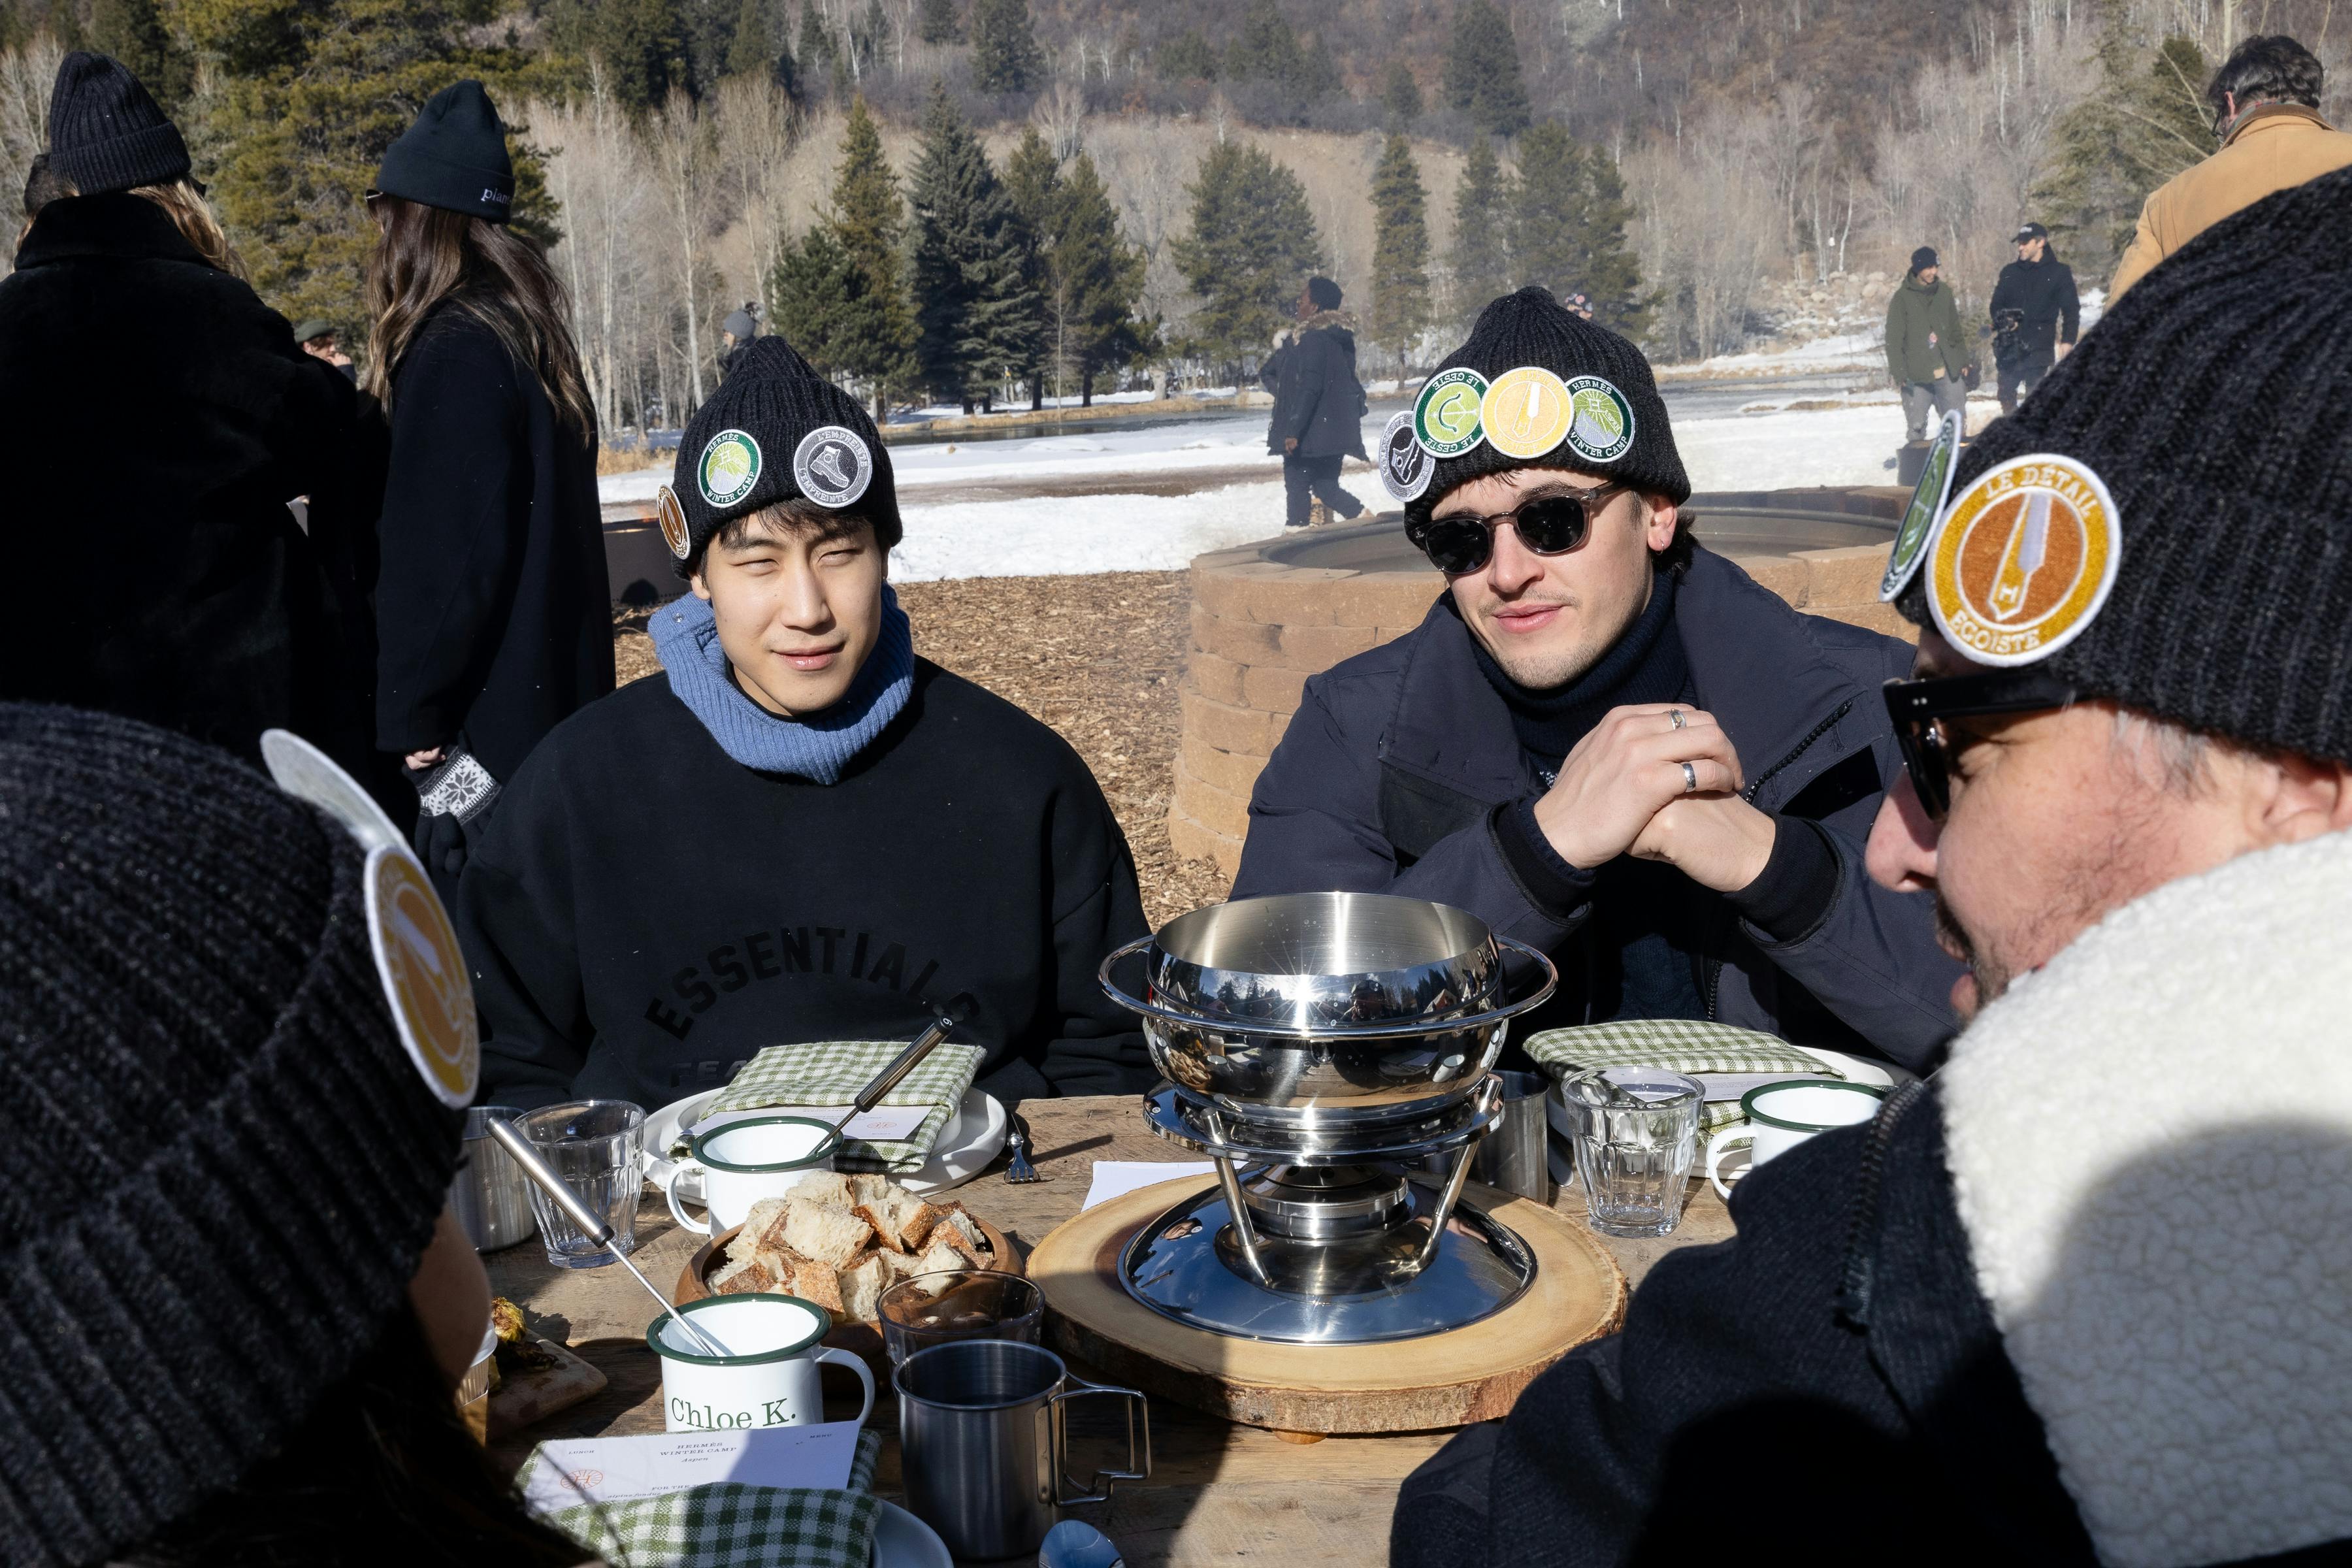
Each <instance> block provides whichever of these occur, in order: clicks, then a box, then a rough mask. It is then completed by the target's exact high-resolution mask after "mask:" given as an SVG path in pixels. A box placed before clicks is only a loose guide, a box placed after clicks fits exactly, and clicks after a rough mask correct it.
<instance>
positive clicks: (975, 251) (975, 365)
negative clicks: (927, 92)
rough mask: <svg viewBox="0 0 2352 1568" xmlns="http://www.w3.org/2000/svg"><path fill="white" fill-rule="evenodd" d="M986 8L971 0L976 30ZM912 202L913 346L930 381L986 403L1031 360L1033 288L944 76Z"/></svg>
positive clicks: (936, 90) (1017, 223) (991, 174)
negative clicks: (916, 333) (998, 386)
mask: <svg viewBox="0 0 2352 1568" xmlns="http://www.w3.org/2000/svg"><path fill="white" fill-rule="evenodd" d="M980 16H981V11H980V8H979V7H977V6H975V7H974V11H973V32H974V35H975V37H977V36H978V34H979V31H980V28H979V21H980ZM1023 19H1024V22H1025V20H1026V7H1025V6H1024V8H1023ZM975 47H976V46H975ZM912 205H913V207H914V227H915V234H914V247H913V248H914V278H913V284H914V295H915V300H916V307H915V319H916V323H917V326H918V328H919V336H918V339H917V342H916V349H915V353H916V357H917V359H918V360H919V363H920V365H921V369H922V375H923V379H924V382H925V384H928V385H929V387H930V388H931V389H932V390H933V392H934V393H936V394H939V395H943V396H949V397H953V398H956V399H957V400H959V401H960V402H962V403H964V404H965V405H967V406H969V405H971V404H972V403H974V402H978V403H981V404H982V405H986V404H987V403H988V402H989V400H990V399H991V398H992V395H993V391H994V387H995V385H996V384H997V382H998V381H999V380H1000V379H1002V378H1003V377H1005V376H1006V375H1008V374H1011V373H1013V372H1014V371H1015V370H1017V369H1018V368H1019V367H1022V366H1024V365H1027V364H1030V363H1034V354H1035V353H1036V341H1037V334H1038V321H1037V297H1036V295H1035V294H1034V292H1033V291H1032V290H1031V289H1030V287H1029V281H1028V258H1027V256H1026V254H1025V251H1026V247H1025V243H1024V241H1025V236H1024V233H1023V229H1022V225H1021V219H1020V216H1019V215H1018V214H1017V213H1015V212H1014V211H1013V199H1012V197H1011V196H1010V195H1007V194H1006V193H1005V189H1004V185H1003V182H1002V181H1001V180H999V179H998V178H997V176H996V171H995V170H994V169H992V168H991V167H990V166H989V163H988V154H987V153H985V152H984V151H983V150H982V147H981V144H980V139H979V138H978V137H976V136H974V135H973V134H972V132H971V127H969V126H967V125H966V124H965V123H964V122H963V117H962V116H961V114H959V113H958V112H957V110H956V106H955V100H953V99H951V98H950V97H949V96H948V91H947V88H946V87H945V85H944V84H935V85H934V86H933V87H932V89H931V101H930V107H929V110H928V111H927V112H926V114H925V115H924V119H923V148H922V152H921V153H920V155H919V157H918V159H917V160H916V163H915V174H914V180H913V192H912Z"/></svg>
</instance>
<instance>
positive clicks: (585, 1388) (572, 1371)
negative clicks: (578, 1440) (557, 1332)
mask: <svg viewBox="0 0 2352 1568" xmlns="http://www.w3.org/2000/svg"><path fill="white" fill-rule="evenodd" d="M530 1339H531V1342H532V1343H533V1344H534V1345H536V1346H538V1347H539V1348H540V1349H541V1350H543V1351H545V1352H547V1353H548V1354H550V1355H551V1356H553V1357H554V1358H555V1364H554V1365H553V1366H544V1367H541V1368H540V1369H539V1370H538V1371H537V1372H526V1373H519V1374H517V1375H516V1376H513V1377H509V1378H504V1379H501V1380H500V1382H499V1385H498V1386H497V1387H496V1388H494V1389H492V1390H490V1412H489V1421H490V1436H491V1437H492V1438H499V1437H503V1436H507V1435H508V1434H509V1433H510V1432H520V1431H521V1430H522V1429H523V1428H524V1427H526V1426H530V1425H531V1424H532V1423H533V1422H537V1421H544V1420H546V1419H547V1418H548V1417H549V1416H551V1415H554V1414H555V1413H556V1412H557V1411H559V1410H569V1409H570V1408H571V1407H572V1406H573V1405H577V1404H579V1403H580V1402H581V1401H582V1400H583V1399H586V1398H588V1397H590V1396H591V1395H593V1394H601V1393H603V1392H604V1373H601V1372H599V1371H597V1370H596V1369H595V1368H594V1367H593V1366H590V1365H589V1364H588V1363H586V1362H584V1361H582V1360H581V1359H580V1358H579V1357H578V1356H576V1355H573V1354H572V1347H571V1346H569V1345H562V1344H558V1343H557V1342H555V1341H553V1340H544V1339H541V1338H540V1337H539V1336H538V1335H537V1334H533V1335H531V1336H530Z"/></svg>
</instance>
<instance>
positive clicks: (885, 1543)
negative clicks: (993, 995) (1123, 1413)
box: [874, 1089, 979, 1568]
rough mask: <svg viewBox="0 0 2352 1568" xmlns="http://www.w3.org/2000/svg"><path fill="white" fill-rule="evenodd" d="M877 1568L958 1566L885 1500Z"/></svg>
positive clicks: (944, 1547) (920, 1525)
mask: <svg viewBox="0 0 2352 1568" xmlns="http://www.w3.org/2000/svg"><path fill="white" fill-rule="evenodd" d="M973 1092H974V1093H975V1094H976V1093H978V1092H979V1091H978V1090H977V1089H975V1090H973ZM874 1568H955V1559H954V1558H952V1557H950V1556H949V1555H948V1543H947V1542H944V1541H941V1540H940V1538H939V1533H938V1531H934V1530H932V1528H931V1527H930V1526H929V1525H928V1524H925V1523H924V1522H923V1521H921V1520H919V1519H917V1518H916V1517H915V1516H914V1515H913V1514H911V1513H908V1511H907V1510H905V1509H903V1508H900V1507H899V1506H898V1504H897V1503H895V1502H886V1503H884V1504H883V1505H882V1511H881V1512H880V1513H878V1514H877V1515H875V1516H874Z"/></svg>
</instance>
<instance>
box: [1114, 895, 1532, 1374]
mask: <svg viewBox="0 0 2352 1568" xmlns="http://www.w3.org/2000/svg"><path fill="white" fill-rule="evenodd" d="M1506 950H1507V951H1508V952H1513V953H1516V954H1517V955H1518V956H1519V957H1521V958H1523V959H1525V960H1527V961H1528V963H1529V964H1530V965H1532V966H1533V968H1534V969H1535V970H1536V971H1537V972H1538V973H1539V974H1540V976H1541V981H1540V984H1538V985H1536V987H1535V988H1534V989H1533V990H1531V991H1530V992H1528V994H1525V995H1522V996H1519V997H1517V998H1516V999H1511V1000H1507V999H1506V998H1505V994H1504V993H1505V974H1504V952H1505V951H1506ZM1137 953H1141V954H1142V955H1143V958H1144V963H1145V969H1146V975H1147V984H1146V991H1145V994H1144V995H1143V996H1140V997H1138V996H1134V995H1131V994H1129V993H1127V992H1126V991H1124V990H1123V989H1121V988H1120V987H1119V985H1118V984H1117V982H1115V981H1114V980H1113V979H1112V978H1111V972H1112V969H1113V968H1114V966H1116V965H1117V964H1118V963H1120V962H1121V961H1122V960H1125V959H1128V958H1129V957H1131V956H1132V955H1135V954H1137ZM1098 978H1099V979H1100V981H1101V984H1102V987H1103V989H1104V991H1105V992H1106V993H1107V994H1109V996H1110V997H1111V999H1112V1000H1114V1001H1116V1002H1118V1004H1120V1005H1122V1006H1125V1007H1127V1008H1129V1010H1130V1011H1132V1012H1134V1013H1136V1014H1138V1015H1139V1016H1140V1017H1141V1018H1142V1020H1143V1031H1144V1037H1145V1039H1146V1041H1147V1042H1148V1044H1149V1045H1150V1051H1151V1058H1152V1062H1153V1064H1154V1065H1155V1066H1157V1067H1158V1068H1160V1072H1161V1074H1162V1075H1163V1076H1164V1077H1165V1078H1166V1079H1167V1080H1168V1081H1167V1082H1166V1083H1164V1084H1162V1085H1161V1086H1160V1088H1159V1089H1155V1090H1154V1091H1153V1092H1152V1093H1150V1095H1148V1096H1146V1097H1145V1100H1144V1107H1143V1110H1144V1116H1145V1119H1146V1121H1148V1122H1149V1124H1150V1127H1151V1130H1152V1131H1154V1132H1156V1133H1158V1134H1159V1135H1160V1137H1162V1138H1164V1139H1167V1140H1168V1141H1169V1142H1172V1143H1176V1144H1179V1145H1181V1146H1182V1147H1183V1148H1186V1149H1189V1150H1193V1151H1197V1152H1201V1153H1203V1154H1206V1155H1208V1156H1209V1158H1210V1159H1211V1160H1213V1162H1214V1163H1215V1165H1216V1170H1217V1184H1216V1186H1215V1187H1213V1188H1212V1189H1210V1190H1208V1191H1206V1192H1202V1193H1198V1194H1193V1195H1192V1196H1190V1197H1188V1198H1186V1199H1185V1200H1184V1201H1183V1202H1181V1203H1180V1204H1178V1205H1176V1206H1174V1207H1173V1208H1171V1209H1169V1210H1168V1211H1166V1212H1165V1213H1164V1214H1161V1215H1159V1216H1158V1217H1157V1218H1156V1219H1152V1220H1150V1221H1149V1222H1147V1223H1146V1224H1144V1225H1143V1226H1141V1227H1140V1228H1139V1230H1138V1231H1137V1232H1136V1234H1135V1235H1134V1237H1132V1238H1131V1239H1129V1241H1128V1242H1127V1244H1126V1245H1125V1247H1124V1248H1123V1249H1122V1250H1121V1252H1120V1254H1119V1257H1118V1282H1119V1284H1120V1286H1121V1287H1122V1288H1123V1289H1125V1290H1126V1291H1127V1293H1128V1294H1129V1295H1130V1296H1131V1297H1133V1298H1134V1300H1137V1301H1139V1302H1140V1303H1141V1304H1142V1305H1144V1306H1145V1307H1148V1308H1150V1310H1152V1311H1154V1312H1157V1313H1159V1314H1160V1315H1161V1316H1163V1317H1165V1318H1168V1319H1171V1320H1173V1321H1176V1322H1179V1323H1181V1324H1184V1325H1186V1326H1188V1327H1191V1328H1194V1329H1199V1330H1203V1331H1207V1332H1210V1333H1214V1334H1222V1335H1228V1336H1233V1337H1235V1338H1241V1339H1250V1340H1265V1341H1275V1342H1286V1343H1294V1344H1371V1343H1377V1342H1382V1341H1388V1340H1403V1339H1412V1338H1415V1337H1418V1336H1421V1335H1425V1334H1434V1333H1442V1332H1444V1331H1448V1330H1452V1329H1456V1328H1460V1327H1462V1326H1464V1325H1465V1324H1469V1323H1475V1322H1476V1321H1480V1320H1481V1319H1484V1318H1487V1317H1490V1316H1492V1315H1493V1314H1495V1313H1496V1312H1498V1311H1501V1310H1503V1309H1505V1308H1506V1307H1507V1306H1509V1305H1510V1304H1511V1303H1512V1302H1513V1301H1515V1300H1517V1299H1518V1298H1519V1296H1520V1295H1521V1294H1522V1293H1523V1292H1525V1291H1526V1289H1528V1284H1529V1283H1530V1281H1531V1280H1532V1279H1534V1277H1535V1270H1536V1262H1535V1257H1534V1254H1533V1253H1532V1252H1531V1251H1530V1250H1529V1248H1528V1246H1527V1245H1526V1243H1524V1242H1523V1241H1522V1240H1521V1239H1520V1238H1519V1237H1517V1236H1516V1235H1514V1234H1513V1233H1512V1232H1511V1231H1510V1230H1509V1229H1507V1227H1505V1226H1502V1225H1500V1224H1498V1223H1497V1222H1496V1221H1495V1220H1494V1219H1492V1218H1490V1217H1489V1216H1488V1215H1486V1214H1485V1213H1483V1212H1481V1211H1480V1210H1479V1209H1478V1208H1477V1207H1476V1206H1475V1205H1471V1204H1468V1203H1465V1202H1464V1201H1463V1187H1464V1184H1465V1181H1466V1180H1467V1178H1468V1176H1469V1173H1470V1163H1471V1154H1472V1152H1473V1150H1474V1148H1475V1145H1476V1143H1477V1142H1478V1140H1479V1139H1480V1138H1482V1137H1484V1136H1485V1135H1486V1132H1487V1131H1489V1130H1491V1129H1492V1128H1493V1127H1494V1126H1495V1125H1496V1121H1497V1120H1498V1118H1499V1116H1500V1113H1501V1109H1502V1098H1503V1097H1502V1086H1501V1083H1500V1082H1499V1080H1497V1079H1496V1078H1495V1076H1494V1074H1493V1073H1492V1071H1491V1069H1492V1068H1493V1067H1494V1064H1495V1059H1496V1057H1497V1056H1498V1055H1499V1054H1500V1053H1501V1051H1502V1048H1503V1040H1504V1036H1505V1031H1506V1029H1507V1027H1508V1025H1509V1021H1510V1019H1511V1018H1513V1017H1514V1016H1517V1015H1518V1014H1521V1013H1524V1012H1526V1011H1528V1009H1529V1008H1531V1007H1535V1006H1537V1005H1539V1004H1541V1003H1542V1002H1543V1001H1544V1000H1545V999H1546V998H1547V997H1549V995H1550V994H1551V993H1552V988H1553V987H1554V985H1556V984H1558V982H1559V973H1558V972H1557V971H1556V970H1555V969H1554V968H1553V967H1552V964H1551V961H1550V960H1549V959H1548V958H1546V957H1545V956H1544V955H1543V954H1542V953H1541V952H1537V951H1536V950H1535V949H1534V948H1531V947H1528V946H1527V945H1525V944H1524V943H1521V942H1512V941H1510V940H1509V939H1508V938H1505V937H1497V936H1496V935H1495V934H1494V933H1493V932H1492V931H1489V930H1488V929H1487V927H1486V922H1484V921H1480V920H1479V919H1478V918H1477V917H1475V915H1471V914H1469V913H1467V912H1465V910H1458V909H1453V908H1450V907H1448V906H1446V905H1444V904H1434V903H1428V902H1424V901H1423V900H1418V899H1403V898H1395V897H1391V896H1389V895H1385V894H1377V893H1302V894H1286V895H1282V896H1279V897H1274V898H1262V899H1244V900H1236V901H1234V902H1232V903H1227V904H1221V905H1217V906H1214V907H1212V908H1209V909H1204V910H1194V911H1193V912H1192V913H1191V914H1188V915H1183V916H1181V917H1179V918H1178V919H1176V920H1173V921H1170V922H1169V923H1168V924H1167V925H1165V926H1163V927H1162V928H1160V932H1159V934H1158V935H1156V936H1154V937H1151V938H1149V939H1146V940H1144V941H1141V942H1130V943H1129V944H1128V945H1126V946H1125V947H1122V948H1120V949H1119V950H1118V952H1114V953H1112V954H1111V955H1110V956H1109V957H1108V958H1107V959H1105V960H1104V962H1103V964H1102V968H1101V970H1100V972H1099V975H1098ZM1445 1155H1452V1156H1453V1166H1452V1169H1451V1171H1450V1172H1449V1173H1446V1174H1445V1176H1444V1179H1443V1181H1435V1180H1432V1179H1428V1178H1425V1177H1420V1176H1417V1175H1416V1174H1415V1173H1414V1170H1413V1168H1414V1167H1418V1166H1420V1165H1421V1164H1422V1163H1423V1162H1425V1161H1428V1160H1430V1159H1432V1158H1433V1157H1442V1156H1445Z"/></svg>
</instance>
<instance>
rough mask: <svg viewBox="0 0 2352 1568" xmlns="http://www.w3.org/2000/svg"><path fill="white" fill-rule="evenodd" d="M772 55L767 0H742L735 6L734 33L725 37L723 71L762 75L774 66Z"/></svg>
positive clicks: (773, 56)
mask: <svg viewBox="0 0 2352 1568" xmlns="http://www.w3.org/2000/svg"><path fill="white" fill-rule="evenodd" d="M775 54H776V45H775V37H774V35H773V33H772V31H771V30H770V28H769V25H768V0H742V3H741V4H740V5H738V6H737V7H736V8H735V36H734V37H731V38H730V39H728V40H727V74H728V75H729V76H761V75H763V74H765V73H766V72H767V71H769V70H772V68H774V64H775Z"/></svg>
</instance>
